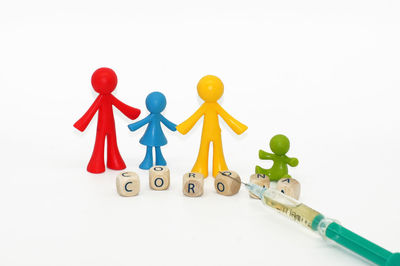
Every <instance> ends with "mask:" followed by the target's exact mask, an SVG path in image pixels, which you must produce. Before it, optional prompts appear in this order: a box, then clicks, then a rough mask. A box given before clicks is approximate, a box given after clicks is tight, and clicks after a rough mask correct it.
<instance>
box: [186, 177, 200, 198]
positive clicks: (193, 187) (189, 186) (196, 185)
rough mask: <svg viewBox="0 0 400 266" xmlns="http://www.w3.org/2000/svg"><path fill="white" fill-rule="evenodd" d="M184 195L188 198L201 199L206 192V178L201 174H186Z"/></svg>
mask: <svg viewBox="0 0 400 266" xmlns="http://www.w3.org/2000/svg"><path fill="white" fill-rule="evenodd" d="M182 191H183V194H184V195H185V196H188V197H200V196H201V195H203V191H204V176H203V175H202V174H200V173H186V174H185V175H184V176H183V189H182Z"/></svg>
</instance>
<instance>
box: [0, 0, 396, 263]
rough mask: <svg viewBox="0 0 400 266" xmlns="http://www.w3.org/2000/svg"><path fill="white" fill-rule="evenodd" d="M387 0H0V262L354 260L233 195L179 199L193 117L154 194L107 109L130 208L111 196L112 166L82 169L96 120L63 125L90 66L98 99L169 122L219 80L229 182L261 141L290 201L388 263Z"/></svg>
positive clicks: (390, 5) (129, 137) (208, 186)
mask: <svg viewBox="0 0 400 266" xmlns="http://www.w3.org/2000/svg"><path fill="white" fill-rule="evenodd" d="M399 12H400V3H399V1H394V0H393V1H383V0H382V1H364V0H360V1H355V0H343V1H341V0H339V1H317V0H316V1H309V0H306V1H295V0H293V1H266V0H260V1H253V0H251V1H211V0H210V1H209V0H203V1H198V2H191V1H183V0H182V1H175V0H169V1H142V2H139V1H99V0H96V1H65V2H59V1H40V0H39V1H5V0H3V1H1V2H0V89H1V92H2V94H1V104H0V113H1V123H2V124H1V133H0V134H1V138H0V150H1V154H0V156H1V157H0V162H1V178H0V211H1V217H0V250H1V252H0V265H41V266H44V265H52V266H54V265H96V266H100V265H230V266H231V265H365V264H366V262H365V261H362V260H361V259H360V258H358V257H357V256H355V255H353V254H351V253H349V252H346V251H344V250H342V249H340V248H337V246H335V245H332V244H329V243H328V244H327V243H326V242H324V241H323V240H321V239H320V238H319V236H318V235H316V234H313V233H312V232H310V231H308V230H307V229H303V227H301V226H300V225H297V224H295V223H294V222H292V221H290V220H287V219H286V217H283V216H280V215H279V214H277V213H275V212H274V211H273V210H270V209H268V208H266V207H264V206H263V205H262V204H261V203H260V202H259V201H257V200H253V199H250V198H249V197H248V194H247V192H246V191H244V190H243V188H242V190H241V191H240V193H239V194H237V195H235V196H232V197H223V196H220V195H217V194H216V192H215V190H214V188H213V178H211V177H210V178H208V179H206V180H205V181H206V182H205V193H204V196H203V197H201V198H188V197H184V196H183V194H182V192H181V190H182V175H183V174H184V173H185V172H187V171H189V170H190V169H191V167H192V166H193V163H194V161H195V159H196V156H197V151H198V146H199V142H200V134H201V121H199V123H198V124H197V125H196V126H195V128H194V129H193V130H192V131H191V132H189V133H188V134H187V135H185V136H183V135H180V134H179V133H177V132H175V133H174V132H170V131H168V130H167V129H166V130H165V134H166V136H167V138H168V141H169V144H168V145H167V146H165V147H164V149H163V152H164V154H165V157H166V159H167V161H168V164H169V167H170V169H171V187H170V189H169V190H168V191H163V192H155V191H151V190H150V188H149V186H148V176H147V172H146V171H142V170H139V169H138V165H139V163H140V162H141V160H142V159H143V157H144V153H145V147H144V146H142V145H140V144H139V143H138V140H139V139H140V137H141V136H142V134H143V132H144V129H141V130H139V131H137V132H135V133H132V132H130V131H129V130H128V129H127V127H126V126H127V124H128V123H130V122H131V121H129V119H127V118H126V117H124V116H123V115H122V114H121V113H120V112H119V111H117V110H115V112H114V113H115V120H116V125H117V135H118V143H119V148H120V151H121V154H122V156H123V158H124V159H125V162H126V164H127V169H128V170H130V171H136V172H138V173H139V175H140V178H141V180H140V181H141V185H142V188H141V191H140V195H139V196H137V197H131V198H123V197H120V196H118V194H117V193H116V187H115V177H116V175H117V174H118V173H119V172H118V171H111V170H107V171H106V173H104V174H99V175H93V174H89V173H87V172H86V165H87V163H88V161H89V158H90V155H91V152H92V148H93V143H94V138H95V130H96V119H97V117H95V118H94V119H93V121H92V123H91V124H90V125H89V127H88V129H87V130H86V131H85V132H84V133H83V134H82V133H80V132H79V131H77V130H76V129H75V128H73V127H72V125H73V123H74V122H75V121H76V120H78V119H79V118H80V117H81V116H82V115H83V114H84V112H86V110H87V109H88V108H89V106H90V105H91V104H92V102H93V101H94V99H95V96H96V94H95V93H94V92H93V89H92V88H91V85H90V77H91V74H92V72H93V71H94V70H95V69H97V68H98V67H102V66H107V67H111V68H113V69H114V70H115V71H116V73H117V75H118V78H119V84H118V88H117V90H116V91H115V92H114V95H115V96H116V97H118V98H119V99H120V100H122V101H123V102H125V103H127V104H129V105H132V106H134V107H138V108H140V109H142V115H141V116H140V118H143V117H145V115H147V114H148V112H147V110H146V109H145V103H144V101H145V97H146V96H147V94H148V93H149V92H151V91H154V90H159V91H162V92H163V93H164V94H165V95H166V97H167V100H168V105H167V108H166V110H165V112H164V115H165V116H166V117H167V118H168V119H170V120H171V121H173V122H175V123H180V122H182V121H184V120H185V119H186V118H187V117H188V116H189V115H191V114H192V113H193V112H194V111H195V110H196V109H197V108H198V107H199V106H200V104H201V101H200V99H199V98H198V96H197V92H196V84H197V82H198V80H199V79H200V78H201V77H202V76H204V75H206V74H214V75H217V76H219V77H220V78H221V79H222V81H223V82H224V84H225V94H224V96H223V98H222V99H221V101H220V103H221V105H222V106H223V107H224V108H225V109H226V110H227V111H228V112H229V113H230V114H232V115H233V116H234V117H235V118H237V119H238V120H240V121H242V122H243V123H245V124H246V125H248V126H249V129H248V131H247V132H246V133H244V134H243V135H241V136H236V135H235V134H234V133H233V132H232V131H231V130H230V129H229V128H228V126H227V125H226V124H225V123H224V122H223V121H222V120H221V127H222V131H223V132H222V135H223V143H224V150H225V157H226V159H227V163H228V166H229V168H230V169H232V170H235V171H237V172H239V174H240V175H241V176H242V178H243V179H244V180H247V179H248V177H249V176H250V174H252V173H253V172H254V166H255V165H256V164H260V165H262V166H263V167H269V166H270V165H271V162H267V161H261V160H259V159H258V149H264V150H269V148H268V142H269V139H270V138H271V137H272V136H273V135H275V134H278V133H282V134H285V135H287V136H288V137H289V139H290V141H291V149H290V151H289V153H288V155H289V156H292V157H297V158H299V161H300V163H299V165H298V167H296V168H291V169H290V173H291V174H292V176H293V177H294V178H296V179H298V180H299V181H300V182H301V185H302V193H301V200H302V201H304V202H305V203H307V204H308V205H310V206H312V207H313V208H315V209H317V210H319V211H321V212H323V213H324V214H326V215H327V216H330V217H333V218H336V219H339V220H340V221H341V222H342V224H343V225H345V226H346V227H348V228H349V229H352V230H353V231H355V232H357V233H359V234H360V235H362V236H364V237H366V238H367V239H370V240H372V241H374V242H375V243H377V244H379V245H382V246H383V247H385V248H386V249H388V250H390V251H400V240H399V236H400V227H399V226H398V225H399V223H400V207H399V200H400V196H399V186H400V181H399V180H400V174H399V161H400V140H399V137H400V121H399V120H400V119H399V112H400V107H399V104H398V103H399V96H400V95H399V89H400V64H399V62H400V48H399V47H400V37H399V36H400V34H399V29H400V27H399V26H400V16H399Z"/></svg>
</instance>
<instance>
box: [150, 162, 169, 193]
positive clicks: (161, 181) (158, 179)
mask: <svg viewBox="0 0 400 266" xmlns="http://www.w3.org/2000/svg"><path fill="white" fill-rule="evenodd" d="M169 178H170V174H169V169H168V167H166V166H160V165H156V166H153V167H152V168H150V171H149V184H150V188H152V189H154V190H166V189H168V188H169Z"/></svg>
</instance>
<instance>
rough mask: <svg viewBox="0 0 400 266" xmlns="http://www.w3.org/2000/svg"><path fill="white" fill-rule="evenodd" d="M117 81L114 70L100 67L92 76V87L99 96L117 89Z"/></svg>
mask: <svg viewBox="0 0 400 266" xmlns="http://www.w3.org/2000/svg"><path fill="white" fill-rule="evenodd" d="M117 83H118V79H117V75H116V74H115V72H114V70H112V69H111V68H106V67H102V68H99V69H97V70H96V71H95V72H94V73H93V75H92V86H93V89H94V90H95V91H97V92H98V93H100V94H107V93H111V92H112V91H113V90H114V89H115V87H117Z"/></svg>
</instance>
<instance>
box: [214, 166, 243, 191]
mask: <svg viewBox="0 0 400 266" xmlns="http://www.w3.org/2000/svg"><path fill="white" fill-rule="evenodd" d="M231 177H232V178H234V179H236V180H237V181H236V180H233V179H232V178H231ZM240 181H241V180H240V176H239V175H238V174H237V173H236V172H234V171H230V170H226V171H223V172H222V173H218V174H217V176H216V177H215V181H214V186H215V190H216V191H217V193H218V194H221V195H224V196H232V195H234V194H236V193H238V191H239V189H240V185H241V183H240Z"/></svg>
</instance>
